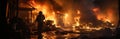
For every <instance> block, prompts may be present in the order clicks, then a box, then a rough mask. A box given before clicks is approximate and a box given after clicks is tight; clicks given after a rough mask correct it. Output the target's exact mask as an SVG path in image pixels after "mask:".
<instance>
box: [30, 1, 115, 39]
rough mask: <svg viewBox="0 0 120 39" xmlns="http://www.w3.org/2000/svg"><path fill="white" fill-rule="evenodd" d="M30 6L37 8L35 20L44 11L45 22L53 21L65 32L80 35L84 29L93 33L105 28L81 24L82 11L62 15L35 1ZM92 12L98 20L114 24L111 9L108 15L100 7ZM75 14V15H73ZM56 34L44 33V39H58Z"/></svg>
mask: <svg viewBox="0 0 120 39" xmlns="http://www.w3.org/2000/svg"><path fill="white" fill-rule="evenodd" d="M30 4H31V5H32V6H33V7H35V8H36V10H34V11H32V12H33V13H32V14H33V15H35V17H33V19H34V20H35V19H36V16H37V14H38V12H39V11H42V12H43V14H44V16H45V20H44V21H46V20H52V21H53V23H52V24H54V25H55V27H56V28H60V29H62V30H64V31H68V30H69V31H73V32H78V33H80V32H81V31H80V30H82V29H85V30H86V31H93V30H101V29H102V28H103V27H101V26H100V25H98V26H99V27H91V26H92V25H93V24H92V23H89V24H90V25H89V24H87V23H86V24H82V23H80V19H81V18H80V14H81V11H80V10H77V9H76V13H75V12H74V11H72V10H66V11H64V12H62V14H61V12H60V11H55V10H53V8H52V7H51V6H50V5H49V4H47V3H45V4H43V5H41V4H39V3H36V2H35V1H31V2H30ZM92 10H93V12H94V14H95V15H96V17H97V20H101V21H103V22H110V23H112V21H113V19H112V18H113V15H112V14H113V11H112V10H111V9H108V11H106V13H107V14H102V13H103V12H101V11H100V9H99V8H98V7H96V8H93V9H92ZM73 12H74V14H75V15H73ZM104 13H105V12H104ZM34 20H33V21H34ZM58 21H60V22H58ZM58 24H63V25H58ZM112 25H114V24H112ZM55 32H56V31H50V32H44V33H42V35H43V39H56V38H57V35H56V33H55ZM79 35H80V34H79ZM79 35H76V36H79ZM64 36H66V38H65V39H68V38H70V37H72V35H71V34H69V33H67V34H66V35H64Z"/></svg>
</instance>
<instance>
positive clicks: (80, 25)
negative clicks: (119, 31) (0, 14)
mask: <svg viewBox="0 0 120 39" xmlns="http://www.w3.org/2000/svg"><path fill="white" fill-rule="evenodd" d="M117 1H118V0H12V1H8V4H7V7H8V8H7V12H8V13H7V14H6V16H7V18H8V19H10V18H12V17H14V16H18V17H20V18H22V19H23V20H24V21H26V23H27V24H28V25H30V26H29V27H31V26H34V28H35V27H36V26H37V23H36V22H35V20H36V17H37V15H38V12H39V11H42V12H43V14H44V16H45V20H44V22H45V23H44V26H45V27H44V28H43V29H46V28H49V30H50V31H49V30H47V31H46V30H45V32H43V33H42V35H43V39H59V38H60V39H72V38H77V39H78V38H81V39H82V36H88V37H89V38H97V37H98V38H99V37H101V36H103V33H101V35H99V34H98V32H104V29H106V28H110V29H111V30H113V31H114V29H115V28H116V27H117V25H118V20H119V17H118V16H119V15H118V4H117V3H118V2H117ZM14 3H15V4H14ZM16 13H17V14H16ZM49 22H50V23H49ZM47 23H48V24H52V25H49V27H48V25H46V24H47ZM34 28H31V30H32V29H34ZM35 29H36V28H35ZM102 30H103V31H102ZM31 32H33V31H31ZM93 33H96V34H93ZM105 33H106V32H105ZM91 35H96V37H90V36H91ZM106 36H107V35H106ZM111 36H113V35H112V34H111Z"/></svg>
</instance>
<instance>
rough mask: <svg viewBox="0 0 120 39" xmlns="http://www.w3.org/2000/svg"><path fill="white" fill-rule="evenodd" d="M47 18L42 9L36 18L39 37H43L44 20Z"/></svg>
mask: <svg viewBox="0 0 120 39" xmlns="http://www.w3.org/2000/svg"><path fill="white" fill-rule="evenodd" d="M44 19H45V16H44V15H43V13H42V11H40V12H39V15H38V16H37V18H36V21H37V22H38V39H42V34H41V33H42V28H43V23H44V22H43V20H44Z"/></svg>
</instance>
